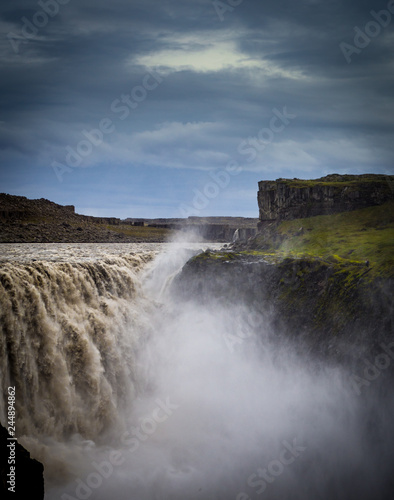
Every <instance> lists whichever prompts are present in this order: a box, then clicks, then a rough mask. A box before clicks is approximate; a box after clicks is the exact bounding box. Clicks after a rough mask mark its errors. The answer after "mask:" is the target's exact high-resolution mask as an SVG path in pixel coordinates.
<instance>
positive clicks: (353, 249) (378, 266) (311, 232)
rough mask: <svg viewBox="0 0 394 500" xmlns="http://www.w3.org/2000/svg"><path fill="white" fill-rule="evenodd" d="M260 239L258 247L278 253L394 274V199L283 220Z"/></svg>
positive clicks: (382, 273) (374, 273) (256, 243)
mask: <svg viewBox="0 0 394 500" xmlns="http://www.w3.org/2000/svg"><path fill="white" fill-rule="evenodd" d="M276 233H277V235H278V236H279V238H277V239H276V240H277V241H275V238H273V237H272V234H271V233H270V234H269V235H268V237H266V236H265V235H264V234H261V235H259V236H258V237H257V238H256V242H255V245H256V247H257V248H259V249H261V250H265V251H269V252H272V251H275V252H276V253H277V254H278V255H282V256H286V255H287V256H289V257H293V258H300V257H302V256H307V257H310V258H322V259H325V260H327V261H328V262H342V263H346V264H351V265H353V264H356V265H357V266H363V265H365V263H366V261H369V265H370V266H371V268H372V275H375V276H376V275H386V276H387V273H388V274H389V275H391V276H394V271H393V270H394V256H393V244H394V202H387V203H385V204H383V205H380V206H375V207H368V208H364V209H361V210H355V211H352V212H342V213H339V214H334V215H321V216H317V217H310V218H306V219H296V220H290V221H283V222H282V223H280V224H279V225H278V227H277V229H276Z"/></svg>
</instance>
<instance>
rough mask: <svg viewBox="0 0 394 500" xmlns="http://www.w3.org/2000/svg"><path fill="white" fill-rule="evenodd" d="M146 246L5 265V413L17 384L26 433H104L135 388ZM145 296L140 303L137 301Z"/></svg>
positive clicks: (0, 340)
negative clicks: (134, 251) (127, 252)
mask: <svg viewBox="0 0 394 500" xmlns="http://www.w3.org/2000/svg"><path fill="white" fill-rule="evenodd" d="M150 258H151V256H149V255H147V254H140V255H134V256H129V257H125V256H123V257H115V258H110V259H106V260H103V261H100V262H84V263H62V262H31V263H15V262H7V263H3V264H1V266H0V325H1V335H0V366H1V382H2V387H1V390H2V393H3V397H2V398H1V402H0V404H1V406H0V412H1V413H0V415H1V420H2V421H3V422H4V421H5V416H6V415H5V413H6V408H5V405H4V401H6V396H5V395H6V394H7V388H8V386H15V388H16V393H17V400H16V402H17V408H16V410H17V416H18V417H17V418H18V420H17V426H18V434H19V435H26V436H42V435H48V436H51V437H53V438H56V439H58V440H62V439H66V438H67V437H68V436H70V435H73V434H76V433H78V434H81V435H83V436H84V437H86V438H89V439H91V438H94V439H96V438H97V437H98V436H100V434H101V433H103V432H104V431H105V429H106V428H107V427H108V426H109V425H110V424H111V423H113V422H114V421H115V420H116V419H117V418H118V415H119V413H120V409H121V408H122V407H127V405H128V404H129V403H130V401H131V400H132V399H133V398H134V395H135V380H134V378H133V373H132V372H133V367H134V366H135V350H136V346H137V344H138V339H139V336H140V335H141V334H142V333H143V331H144V328H145V326H144V325H143V324H141V322H139V319H140V317H141V315H139V314H138V313H137V310H136V308H137V307H143V305H142V304H141V302H139V301H138V299H139V298H140V286H141V285H140V282H139V272H140V270H141V268H142V267H143V266H144V265H145V264H146V262H147V261H149V260H150ZM137 302H138V306H137Z"/></svg>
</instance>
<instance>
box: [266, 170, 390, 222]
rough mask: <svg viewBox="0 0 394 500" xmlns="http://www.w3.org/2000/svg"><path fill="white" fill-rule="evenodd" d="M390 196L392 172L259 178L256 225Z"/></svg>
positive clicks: (346, 208) (372, 202) (325, 212)
mask: <svg viewBox="0 0 394 500" xmlns="http://www.w3.org/2000/svg"><path fill="white" fill-rule="evenodd" d="M393 199H394V176H393V175H377V174H376V175H375V174H365V175H339V174H331V175H327V176H326V177H321V178H320V179H314V180H302V179H277V180H276V181H261V182H259V190H258V195H257V201H258V206H259V219H260V227H261V226H262V225H264V223H266V222H267V221H270V222H272V221H283V220H292V219H301V218H305V217H313V216H316V215H331V214H335V213H339V212H348V211H351V210H357V209H360V208H365V207H370V206H375V205H382V204H383V203H385V202H387V201H390V200H393Z"/></svg>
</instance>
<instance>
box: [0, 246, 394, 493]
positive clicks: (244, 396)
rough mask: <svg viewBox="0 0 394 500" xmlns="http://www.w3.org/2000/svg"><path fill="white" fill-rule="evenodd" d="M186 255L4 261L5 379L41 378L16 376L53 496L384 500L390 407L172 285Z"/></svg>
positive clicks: (335, 370) (257, 326)
mask: <svg viewBox="0 0 394 500" xmlns="http://www.w3.org/2000/svg"><path fill="white" fill-rule="evenodd" d="M190 255H191V252H189V251H184V250H177V248H176V247H175V246H174V247H170V248H167V251H166V252H165V253H164V254H160V255H159V256H158V257H157V258H156V259H155V260H154V261H152V262H149V263H148V260H149V259H148V257H141V256H134V257H130V258H129V259H126V258H119V259H118V260H117V259H115V260H110V261H108V262H105V263H101V264H99V263H92V264H91V267H90V265H83V266H79V265H76V266H69V265H67V264H65V265H63V264H62V265H60V264H57V265H56V264H53V266H54V268H55V269H54V268H51V269H50V266H48V265H42V264H34V265H33V264H32V265H30V267H29V266H18V265H13V266H14V267H13V268H12V269H11V268H10V266H9V267H7V266H6V272H5V274H4V275H3V276H8V277H9V279H8V281H7V278H3V279H2V281H1V283H2V288H1V290H2V294H3V295H1V297H2V301H4V300H5V299H4V297H6V300H8V301H9V302H8V303H7V304H8V306H7V310H8V311H9V312H8V313H7V315H6V316H4V318H5V319H4V318H2V324H6V325H8V326H7V327H6V333H7V339H8V340H7V343H3V344H2V345H1V351H0V352H1V355H2V356H3V358H2V366H7V369H6V370H5V371H4V379H3V387H5V386H6V385H7V384H8V383H9V382H10V378H9V377H11V376H14V377H16V376H17V372H18V370H19V373H22V369H23V370H24V372H23V376H24V377H25V379H26V374H27V375H28V380H29V383H32V384H34V385H33V387H32V390H30V391H29V390H28V388H27V384H24V383H23V380H22V375H20V381H19V382H18V384H19V386H20V389H19V397H20V399H19V409H18V412H19V424H18V425H19V429H23V433H24V434H25V436H26V437H25V443H26V444H28V445H30V448H31V449H32V451H33V452H34V453H35V455H36V456H37V458H41V459H42V460H44V462H45V466H46V470H47V476H46V479H47V483H48V489H47V495H46V499H47V500H55V499H61V500H70V499H87V498H92V499H97V500H108V499H111V498H117V499H120V500H126V499H127V500H134V499H135V500H137V499H138V500H145V499H146V500H152V499H163V500H164V499H171V500H178V499H204V500H206V499H210V500H211V499H212V500H213V499H220V500H221V499H223V500H228V499H234V500H249V499H255V498H262V499H263V498H268V499H273V500H275V499H283V498H292V499H309V498H314V499H317V498H319V499H324V500H326V499H327V500H328V499H333V498H336V499H344V500H345V499H346V500H349V499H353V498H354V499H356V498H357V499H358V500H359V499H369V498H382V499H383V498H386V497H385V496H383V495H385V494H386V491H387V488H388V483H387V477H388V470H389V464H390V460H391V459H392V458H393V454H392V451H391V450H392V448H391V444H392V443H391V442H390V439H392V437H393V433H392V432H391V424H390V410H391V409H392V404H391V402H390V401H389V400H387V399H384V400H381V399H380V398H378V397H376V396H375V393H374V392H373V391H371V392H370V393H369V394H367V397H366V398H364V399H363V398H360V397H359V396H358V395H357V394H355V392H354V391H352V390H351V387H350V386H349V384H348V382H347V378H346V373H345V371H344V370H343V369H342V368H341V367H324V366H319V367H318V369H317V366H316V364H314V363H313V362H312V361H311V360H308V359H307V357H306V356H300V355H299V354H295V350H294V349H292V344H291V342H283V343H278V342H275V343H274V342H272V341H271V338H272V332H269V331H267V330H266V327H265V325H264V318H261V317H256V315H255V313H254V311H251V310H249V309H248V307H247V306H245V305H243V304H239V305H238V306H237V307H236V308H234V307H233V306H232V307H225V306H223V305H220V306H219V305H218V304H217V303H216V302H215V298H212V301H211V303H210V305H208V306H204V307H203V306H201V304H197V302H195V301H190V300H189V301H187V302H186V301H184V300H183V298H182V297H179V296H177V295H176V294H170V293H169V291H170V288H171V286H170V284H171V280H172V277H173V276H174V275H175V274H176V273H177V272H178V271H179V270H180V269H181V267H182V265H183V263H184V262H185V261H186V260H187V259H188V258H189V257H190ZM27 268H29V270H27ZM7 273H8V274H7ZM12 273H14V274H12ZM15 273H16V274H15ZM11 274H12V276H13V277H12V278H11ZM15 276H18V277H19V278H18V279H19V281H18V285H16V281H15V278H14V277H15ZM40 276H41V281H40V279H39V277H40ZM45 276H47V278H45ZM207 279H209V277H208V276H207ZM228 286H231V283H229V284H228ZM66 290H67V292H66ZM12 298H14V301H15V302H14V303H13V302H12ZM23 304H24V306H23V307H25V306H26V305H27V304H31V307H32V308H33V309H32V310H31V312H30V313H29V314H26V312H21V308H22V305H23ZM10 311H11V312H10ZM10 314H11V315H12V318H11V317H9V315H10ZM27 318H30V319H29V321H32V323H30V325H26V321H27ZM33 318H36V319H34V320H33ZM16 320H17V321H18V323H17V325H18V332H21V334H17V337H16V339H14V340H12V336H11V333H12V335H15V327H13V326H12V325H13V324H15V321H16ZM3 322H4V323H3ZM12 322H14V323H12ZM70 325H71V326H70ZM13 328H14V330H13ZM229 338H237V339H240V341H239V342H237V343H236V345H235V348H234V344H233V343H229V340H228V339H229ZM10 342H11V343H12V342H14V343H13V344H12V346H15V347H12V350H11V351H12V352H13V353H16V356H17V359H18V360H20V363H21V364H20V365H18V370H16V369H14V370H12V369H11V368H10V359H11V360H13V362H14V363H15V362H16V361H15V358H13V357H12V356H11V358H10V355H9V352H10V347H9V345H10V344H9V343H10ZM67 346H69V347H67ZM41 359H42V361H41ZM33 360H34V362H33ZM44 360H45V362H44ZM3 361H4V362H5V363H7V364H6V365H4V364H3ZM18 363H19V361H18ZM7 377H8V378H7ZM376 405H379V406H376ZM26 408H27V409H26ZM3 411H4V410H3ZM40 454H41V455H40ZM55 461H56V463H54V462H55ZM379 495H380V496H379ZM387 498H389V497H387Z"/></svg>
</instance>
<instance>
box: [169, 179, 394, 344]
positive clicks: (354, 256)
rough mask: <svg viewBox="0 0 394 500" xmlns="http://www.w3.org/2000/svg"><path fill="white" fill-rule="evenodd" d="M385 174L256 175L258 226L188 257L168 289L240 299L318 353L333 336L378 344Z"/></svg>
mask: <svg viewBox="0 0 394 500" xmlns="http://www.w3.org/2000/svg"><path fill="white" fill-rule="evenodd" d="M390 182H391V178H388V179H387V176H369V175H368V176H337V175H335V174H334V175H331V176H327V177H325V178H323V179H318V180H317V181H298V180H293V181H286V180H284V179H280V180H278V181H275V182H271V181H263V182H260V183H259V188H260V189H259V198H258V201H259V209H260V217H261V220H260V225H259V228H260V232H259V233H258V235H257V236H256V237H255V238H252V239H250V240H249V241H248V242H247V243H244V242H236V243H233V244H231V245H229V246H226V247H225V248H223V249H222V250H221V251H219V252H209V251H208V252H205V253H203V254H200V255H199V256H197V257H195V258H193V259H192V260H191V261H189V262H188V263H187V264H186V266H185V267H184V269H183V271H182V273H181V274H180V275H179V276H178V277H177V279H176V280H175V283H174V289H176V290H177V291H178V292H179V291H180V293H181V294H182V296H183V297H187V296H190V297H195V296H198V297H200V300H202V301H208V302H209V303H214V301H216V300H217V301H219V302H220V301H225V302H226V303H229V302H230V303H233V304H234V306H235V305H236V304H239V303H242V304H245V306H247V307H248V308H250V310H252V311H253V312H254V313H258V314H261V315H262V316H263V317H264V321H269V322H270V323H271V325H272V330H273V331H276V332H291V336H292V338H294V337H299V338H303V339H307V341H308V345H309V346H310V347H311V348H313V349H316V350H319V351H321V352H323V353H324V354H327V352H328V351H330V350H332V351H335V352H336V351H337V350H338V345H339V343H340V341H341V340H343V339H346V342H349V341H350V342H351V345H352V346H353V347H354V346H355V345H359V346H361V345H363V346H364V349H370V348H371V349H374V348H377V349H379V345H380V343H381V342H382V341H392V340H393V331H394V299H393V297H394V255H393V243H394V201H393V191H392V190H391V187H392V185H390ZM351 193H353V194H351ZM352 200H353V201H352ZM360 205H361V206H363V207H364V208H360ZM327 212H328V213H329V214H327V215H317V214H326V213H327ZM305 213H308V214H309V215H312V214H315V215H314V216H308V217H305V216H304V214H305ZM301 214H302V215H303V216H304V217H303V218H300V217H299V216H300V215H301ZM207 276H209V279H207ZM228 283H231V286H229V285H228ZM366 346H368V347H366ZM354 351H356V349H354Z"/></svg>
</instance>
